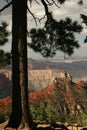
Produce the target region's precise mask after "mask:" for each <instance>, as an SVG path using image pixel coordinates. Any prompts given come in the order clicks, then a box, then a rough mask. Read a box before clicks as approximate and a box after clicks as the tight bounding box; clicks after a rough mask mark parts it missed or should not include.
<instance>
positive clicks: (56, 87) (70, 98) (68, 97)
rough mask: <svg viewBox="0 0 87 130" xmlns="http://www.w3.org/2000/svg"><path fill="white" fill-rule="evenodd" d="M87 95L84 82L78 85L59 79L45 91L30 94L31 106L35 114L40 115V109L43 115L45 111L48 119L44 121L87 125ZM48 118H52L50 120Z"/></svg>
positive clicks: (86, 86) (86, 85)
mask: <svg viewBox="0 0 87 130" xmlns="http://www.w3.org/2000/svg"><path fill="white" fill-rule="evenodd" d="M86 95H87V84H85V83H83V82H79V83H77V84H76V83H73V82H70V81H65V80H61V79H59V78H58V79H57V80H56V82H55V81H54V82H53V83H52V84H51V85H50V86H49V87H47V88H45V89H44V90H43V91H39V92H35V93H30V104H31V105H32V106H33V107H34V108H35V109H34V110H33V112H36V111H37V113H38V109H39V113H40V114H41V111H44V113H45V114H46V115H45V116H46V117H42V118H43V119H44V118H46V119H47V120H50V121H51V120H56V121H61V122H74V123H78V124H85V123H87V96H86ZM50 113H51V114H50ZM42 115H43V114H42ZM47 116H48V117H49V116H50V119H48V117H47ZM34 118H35V117H34ZM38 118H40V117H38ZM84 119H85V121H84Z"/></svg>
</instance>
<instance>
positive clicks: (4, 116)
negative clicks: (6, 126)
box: [0, 110, 11, 123]
mask: <svg viewBox="0 0 87 130" xmlns="http://www.w3.org/2000/svg"><path fill="white" fill-rule="evenodd" d="M10 113H11V111H10V110H5V111H3V112H1V113H0V123H3V122H5V121H6V120H8V118H9V117H10Z"/></svg>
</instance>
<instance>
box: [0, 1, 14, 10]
mask: <svg viewBox="0 0 87 130" xmlns="http://www.w3.org/2000/svg"><path fill="white" fill-rule="evenodd" d="M11 4H12V1H11V2H10V3H8V4H7V5H5V6H4V7H3V8H2V9H0V12H2V11H3V10H5V9H6V8H8V7H9V6H10V5H11Z"/></svg>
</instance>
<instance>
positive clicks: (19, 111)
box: [6, 0, 31, 130]
mask: <svg viewBox="0 0 87 130" xmlns="http://www.w3.org/2000/svg"><path fill="white" fill-rule="evenodd" d="M26 33H27V0H13V3H12V82H13V90H12V114H11V117H10V119H9V122H8V125H7V126H6V127H7V128H8V127H10V128H12V129H13V128H16V129H22V128H24V127H26V128H27V130H28V129H30V128H29V126H30V124H31V117H30V113H29V103H28V74H27V37H26Z"/></svg>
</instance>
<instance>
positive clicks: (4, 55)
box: [0, 22, 11, 67]
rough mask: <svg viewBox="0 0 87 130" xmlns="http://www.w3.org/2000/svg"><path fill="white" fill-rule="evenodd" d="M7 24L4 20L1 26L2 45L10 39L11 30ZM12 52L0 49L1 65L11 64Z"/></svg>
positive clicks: (0, 44) (0, 38) (0, 39)
mask: <svg viewBox="0 0 87 130" xmlns="http://www.w3.org/2000/svg"><path fill="white" fill-rule="evenodd" d="M7 26H8V25H7V24H6V23H5V22H2V24H1V26H0V46H2V45H4V44H5V43H6V42H7V41H8V36H9V32H8V31H7ZM10 60H11V54H10V53H9V52H4V51H3V50H0V67H2V66H5V65H7V64H10Z"/></svg>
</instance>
